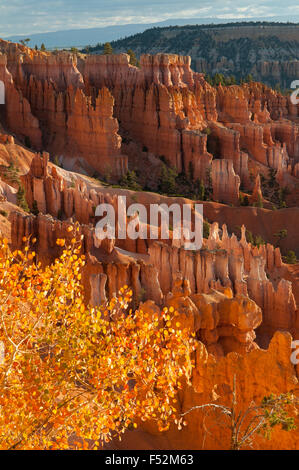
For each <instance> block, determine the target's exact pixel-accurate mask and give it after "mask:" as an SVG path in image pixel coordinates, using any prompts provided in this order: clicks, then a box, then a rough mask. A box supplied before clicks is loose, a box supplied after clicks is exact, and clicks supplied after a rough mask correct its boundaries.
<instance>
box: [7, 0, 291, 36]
mask: <svg viewBox="0 0 299 470" xmlns="http://www.w3.org/2000/svg"><path fill="white" fill-rule="evenodd" d="M298 14H299V4H298V0H284V1H281V0H252V1H250V0H249V1H248V0H238V1H236V0H188V1H187V2H186V0H185V1H184V0H151V1H150V2H149V1H148V0H26V1H23V0H0V37H5V36H11V35H17V34H24V35H26V34H29V33H43V32H47V31H59V30H67V29H83V28H95V27H102V26H109V25H117V24H128V23H154V22H157V21H163V20H166V19H171V18H176V19H177V18H182V19H183V18H204V17H213V18H223V19H229V18H245V19H250V17H265V19H266V18H267V17H271V16H281V17H287V18H288V19H289V20H291V18H292V15H294V16H295V15H298Z"/></svg>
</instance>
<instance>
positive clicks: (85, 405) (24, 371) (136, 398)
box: [0, 226, 194, 449]
mask: <svg viewBox="0 0 299 470" xmlns="http://www.w3.org/2000/svg"><path fill="white" fill-rule="evenodd" d="M68 235H69V237H70V241H69V242H66V241H65V240H62V239H59V240H57V244H58V245H59V246H60V247H61V248H60V249H61V250H62V254H61V256H60V258H59V259H56V260H55V262H54V263H53V264H52V265H49V266H46V267H42V266H41V264H40V263H38V262H36V259H35V258H36V257H35V253H34V252H33V251H32V248H31V246H32V243H31V240H30V239H29V240H27V239H25V238H24V239H23V242H24V249H23V250H16V251H13V252H12V251H11V250H10V248H9V246H8V241H7V240H6V239H1V241H0V313H1V318H0V322H1V325H0V410H1V413H0V448H1V449H67V448H70V447H73V448H87V447H88V446H89V447H90V448H94V449H96V448H98V447H99V446H100V445H101V443H102V442H103V441H109V440H110V439H112V438H113V437H115V436H118V437H119V438H120V437H121V436H122V434H123V433H124V432H125V431H126V429H128V428H131V427H133V428H135V427H137V424H138V423H139V422H140V421H146V420H149V419H151V420H154V421H156V422H157V425H158V428H159V429H160V430H166V429H168V427H169V426H170V424H171V423H172V422H174V421H175V419H176V417H177V411H176V408H175V396H176V393H177V390H178V389H179V388H181V381H182V380H185V379H186V378H187V380H188V379H189V378H190V375H191V372H192V367H193V364H192V362H191V359H190V353H191V351H192V350H193V342H194V339H193V338H192V335H190V332H189V331H187V329H180V324H179V322H178V319H177V314H176V312H174V311H173V309H172V308H170V309H169V310H167V309H164V310H163V311H162V312H161V313H160V314H156V313H152V312H150V311H146V309H142V308H140V309H138V310H136V311H132V310H130V308H129V304H130V301H131V297H132V291H131V290H130V289H129V288H127V287H124V288H123V289H121V291H120V294H119V296H118V297H117V298H113V299H112V300H111V301H110V302H109V303H107V304H105V305H102V306H100V307H97V308H91V307H86V305H85V303H84V290H83V287H82V285H81V275H82V274H81V270H82V267H83V266H84V263H85V258H84V256H83V255H81V254H80V253H81V239H79V235H78V227H73V226H70V227H69V234H68ZM32 242H35V240H32Z"/></svg>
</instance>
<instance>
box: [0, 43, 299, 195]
mask: <svg viewBox="0 0 299 470" xmlns="http://www.w3.org/2000/svg"><path fill="white" fill-rule="evenodd" d="M0 50H1V51H2V52H3V53H4V55H3V56H2V59H1V61H2V62H1V64H2V65H1V66H0V70H2V72H0V73H1V76H3V77H4V79H5V83H7V87H8V91H7V93H9V94H10V96H11V98H10V100H9V101H10V104H8V105H7V107H6V108H7V109H6V118H7V125H8V127H9V128H11V129H12V130H13V131H14V132H15V133H16V134H17V135H21V136H23V137H25V136H27V140H28V139H29V141H30V143H31V145H32V146H34V147H35V148H36V149H40V148H41V140H42V141H43V146H44V148H46V149H47V150H48V151H50V152H51V154H52V155H56V156H58V157H59V159H60V161H61V162H63V164H64V165H65V167H66V168H68V169H76V168H81V169H83V170H84V171H86V172H88V173H89V174H92V173H93V172H94V171H97V172H98V173H100V174H104V173H106V172H109V173H111V174H112V176H114V177H115V178H119V177H120V176H121V175H123V174H124V173H126V171H127V168H128V160H127V157H126V156H124V155H122V153H121V149H120V147H121V138H120V136H119V135H118V131H119V127H118V126H119V125H120V128H121V130H122V131H124V132H126V133H127V134H128V136H129V138H130V139H133V140H134V141H135V142H137V143H138V144H139V145H141V148H143V149H145V150H146V151H149V152H151V153H153V154H154V155H156V156H158V157H164V158H165V159H166V160H167V161H168V163H169V164H170V165H172V166H175V167H176V168H177V170H178V171H179V172H186V173H187V172H188V171H189V168H190V165H192V167H193V169H194V177H195V178H200V179H202V180H203V181H204V182H206V181H207V175H208V174H209V172H210V171H211V168H212V166H211V162H212V159H213V157H214V158H225V159H229V160H232V161H233V167H234V168H233V169H234V171H235V173H236V174H237V175H238V176H239V177H240V180H241V183H242V184H243V186H244V187H245V188H247V189H252V184H251V182H250V181H249V173H248V161H249V158H250V159H252V161H253V162H254V161H256V162H257V163H258V164H262V165H265V166H266V167H271V168H275V169H276V170H278V175H277V180H278V181H279V182H280V184H281V185H282V186H286V185H288V186H291V187H293V186H295V184H296V183H295V179H296V178H297V169H296V168H295V164H296V162H298V158H299V157H298V145H299V143H298V126H297V125H296V124H292V123H291V121H284V122H282V121H281V118H289V119H294V118H295V116H296V110H295V109H294V106H293V107H291V106H290V102H289V101H288V99H287V98H286V97H283V96H281V95H280V94H279V93H277V92H274V91H273V90H271V89H269V88H267V87H265V86H262V85H259V84H255V83H250V84H244V85H243V86H231V87H222V86H221V85H220V86H219V87H217V88H214V87H212V86H210V85H209V84H208V83H207V82H206V81H205V80H204V78H203V76H202V75H201V74H199V73H195V72H193V71H192V70H191V67H190V58H189V57H183V56H178V55H175V54H157V55H156V56H150V55H149V54H145V55H143V56H142V57H141V59H140V68H137V67H133V66H131V65H130V64H129V56H128V55H127V54H120V55H103V56H100V55H93V56H83V55H79V56H78V57H76V56H75V55H73V54H70V53H56V54H51V53H48V52H40V51H32V50H31V49H28V48H26V47H24V46H19V45H16V44H13V43H7V42H5V41H1V43H0ZM16 114H18V116H19V117H18V118H16ZM273 120H274V121H273ZM127 148H128V149H130V147H127ZM129 159H130V156H129ZM230 181H231V182H232V185H233V186H232V187H230V188H229V191H228V199H227V202H230V200H231V194H232V193H234V192H235V188H234V183H233V179H231V180H230ZM217 191H220V192H221V188H220V187H219V188H218V190H216V192H217ZM224 196H225V195H224ZM223 200H224V201H226V199H225V198H224V199H223Z"/></svg>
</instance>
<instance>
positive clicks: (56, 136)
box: [0, 40, 299, 448]
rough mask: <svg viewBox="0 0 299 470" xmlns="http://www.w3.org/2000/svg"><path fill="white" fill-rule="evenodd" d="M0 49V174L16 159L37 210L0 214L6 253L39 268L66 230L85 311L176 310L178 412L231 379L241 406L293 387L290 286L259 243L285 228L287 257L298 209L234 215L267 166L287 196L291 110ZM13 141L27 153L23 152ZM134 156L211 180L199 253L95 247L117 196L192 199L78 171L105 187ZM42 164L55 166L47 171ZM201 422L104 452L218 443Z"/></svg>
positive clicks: (181, 72)
mask: <svg viewBox="0 0 299 470" xmlns="http://www.w3.org/2000/svg"><path fill="white" fill-rule="evenodd" d="M0 51H1V52H2V54H0V80H2V81H3V82H4V83H5V90H6V104H5V105H4V106H3V107H1V109H0V111H1V114H0V121H1V124H3V127H4V128H5V131H4V130H3V129H2V127H1V128H0V157H1V165H2V164H5V165H6V166H7V165H8V164H9V161H10V160H13V158H11V156H12V155H14V156H17V157H18V158H17V159H15V160H18V159H22V158H23V157H22V155H23V156H24V158H23V160H24V162H25V163H24V162H23V168H22V175H20V181H21V183H22V185H23V186H24V189H25V194H26V200H27V203H28V206H29V208H30V209H31V211H32V212H34V213H36V214H37V215H33V213H31V214H29V215H28V214H27V215H25V214H24V213H23V212H22V211H19V212H13V213H11V215H10V222H11V244H12V246H13V247H16V248H20V247H21V246H22V243H23V242H22V239H23V237H24V236H29V235H33V236H36V238H37V244H36V248H35V250H36V252H37V257H38V258H39V259H40V260H41V261H42V262H43V263H49V262H51V261H52V260H54V259H55V258H56V257H57V256H58V255H59V254H60V250H61V248H60V247H58V246H57V244H56V239H57V238H66V239H68V238H70V237H71V236H72V235H71V234H70V233H69V232H68V227H69V225H72V224H73V223H74V222H77V223H78V226H79V232H78V237H81V236H82V238H83V240H82V252H83V253H84V254H85V255H86V260H87V262H86V266H85V268H84V272H83V277H82V280H83V284H84V287H85V295H86V299H85V300H86V302H90V303H91V304H92V305H97V304H99V303H101V302H105V301H106V299H109V298H111V297H112V296H113V295H115V294H116V293H117V292H118V290H119V288H121V287H122V286H124V285H130V286H132V290H133V293H134V295H133V299H134V306H137V305H140V304H141V305H146V307H147V308H149V309H153V310H155V309H157V308H158V307H159V308H160V307H162V306H168V307H170V306H172V307H174V308H175V309H176V310H178V312H179V315H180V319H181V323H182V324H184V325H185V326H189V327H190V330H191V331H192V332H194V333H195V336H196V339H197V341H198V343H197V344H198V346H197V351H196V367H195V369H194V373H193V379H192V385H193V387H190V388H188V387H185V388H184V390H183V391H182V393H181V395H180V397H179V399H180V406H181V409H182V411H186V410H188V409H190V408H191V407H192V406H194V405H196V404H202V403H207V402H209V401H211V400H212V399H213V400H216V401H217V396H219V397H220V399H221V400H222V401H223V400H224V401H225V402H226V403H227V404H229V400H230V399H231V392H232V381H233V377H234V375H237V387H238V394H239V396H241V397H242V400H241V402H242V404H244V405H248V404H249V403H250V402H251V401H252V400H253V399H254V400H260V399H262V398H263V396H265V395H267V394H270V393H272V392H273V393H276V392H277V393H282V392H286V391H289V390H297V388H298V370H296V368H295V367H294V365H293V364H291V362H290V353H291V339H292V338H291V335H292V336H293V338H295V339H298V338H299V320H298V308H297V303H296V299H297V300H298V286H297V285H296V282H297V281H296V279H295V278H294V277H293V276H292V275H290V273H289V271H288V267H287V266H286V265H285V264H284V263H283V258H282V256H281V251H280V248H279V247H277V246H276V247H275V246H274V238H273V236H274V235H273V233H274V231H277V232H278V231H279V230H280V229H282V228H285V227H284V226H280V221H281V220H284V221H285V220H287V223H288V225H287V228H288V235H287V242H288V243H289V246H290V247H291V248H292V249H294V250H295V251H296V250H297V249H298V235H297V232H298V230H297V228H296V217H297V216H298V208H297V207H291V208H289V209H283V210H282V211H275V212H274V211H270V210H268V209H262V208H258V207H236V206H239V191H240V187H242V191H244V192H245V193H246V191H247V190H248V191H249V190H250V191H253V193H252V195H250V197H249V201H250V202H252V203H258V202H263V201H264V199H263V191H262V185H261V178H260V174H262V175H266V174H267V173H268V172H269V168H272V169H275V170H277V173H276V181H277V182H278V184H279V185H280V187H281V188H282V187H284V186H288V188H289V189H291V190H292V189H294V190H295V189H296V185H297V184H298V177H299V131H298V109H299V108H298V106H294V105H293V104H291V103H290V101H289V100H288V98H286V97H283V96H281V95H280V94H279V93H277V92H275V91H273V90H270V89H269V88H267V87H265V86H263V85H261V84H257V83H249V84H244V85H242V86H231V87H222V86H221V85H220V86H219V87H217V88H215V87H212V86H210V85H209V84H208V83H207V82H206V81H205V80H204V78H203V75H202V74H199V73H194V72H193V71H192V70H191V68H190V58H189V57H181V56H177V55H167V54H157V55H155V56H150V55H143V56H142V57H141V59H140V68H137V67H133V66H131V65H130V64H129V56H128V55H126V54H120V55H107V56H104V55H103V56H97V55H92V56H85V55H82V54H78V56H76V55H73V54H71V53H68V52H61V53H55V54H54V53H53V54H52V53H49V52H41V51H32V50H31V49H28V48H27V47H25V46H21V45H17V44H13V43H10V42H6V41H1V40H0ZM12 134H13V135H12ZM121 136H122V137H121ZM20 141H21V142H23V143H24V144H25V146H26V147H28V146H29V144H30V146H31V147H32V149H33V152H34V151H36V152H40V153H33V152H31V153H30V152H29V151H28V150H24V148H23V147H24V146H22V145H21V144H20ZM15 142H17V143H15ZM128 142H129V143H128ZM130 144H131V147H130ZM124 148H125V149H126V151H124V150H123V149H124ZM133 148H134V152H133V150H132V154H131V153H130V149H133ZM21 149H22V150H21ZM141 149H142V150H141ZM22 152H24V153H22ZM133 153H134V155H133ZM144 154H146V155H147V157H148V161H150V160H151V158H152V160H157V159H155V158H154V157H162V156H163V157H164V159H165V160H167V161H168V163H169V164H171V165H172V166H175V167H176V168H177V170H178V171H179V172H185V173H187V172H189V171H190V168H192V171H193V174H194V178H200V179H202V180H203V181H204V182H205V183H211V185H210V186H211V188H210V189H211V192H212V195H213V199H214V201H217V203H216V202H212V201H205V202H204V203H203V204H204V215H205V217H208V219H209V221H210V222H213V223H211V225H210V232H209V236H208V238H205V239H204V240H203V246H202V248H201V249H200V250H197V251H188V250H186V249H185V248H184V245H183V240H182V241H181V240H172V239H170V240H167V241H165V240H162V239H161V238H160V239H158V240H149V239H145V240H140V239H137V240H130V239H128V238H127V239H125V240H122V239H121V240H120V239H118V237H117V235H116V237H115V239H112V240H103V241H101V240H99V239H98V238H97V236H96V231H95V223H96V217H95V207H96V206H97V205H98V204H100V203H102V202H106V203H110V204H112V205H113V206H114V208H115V209H116V217H117V218H118V216H119V214H118V206H117V196H118V195H124V196H126V197H127V201H126V204H127V206H129V205H130V203H132V201H134V200H135V199H136V197H137V199H138V202H140V203H142V204H144V206H145V207H146V209H147V211H148V212H149V210H150V209H149V207H150V204H158V203H162V202H163V203H166V204H167V205H170V204H172V203H173V202H177V203H178V204H180V205H182V204H184V203H186V202H187V203H189V204H194V201H190V200H186V199H184V198H183V197H177V198H170V197H166V196H161V195H158V194H154V193H146V192H138V193H134V194H132V192H131V191H129V190H124V189H120V188H111V187H105V186H102V185H101V184H100V183H99V182H97V181H95V180H94V179H92V178H89V177H87V176H85V174H87V175H93V173H94V172H97V173H99V174H101V175H103V174H105V173H106V172H108V173H109V174H111V175H112V176H113V177H114V179H118V178H119V177H120V176H122V175H123V174H125V173H126V172H127V170H128V168H129V166H130V163H132V161H133V158H137V159H138V158H139V156H140V155H144ZM54 156H55V157H57V158H58V159H59V161H60V163H62V165H63V168H58V166H56V165H54V164H53V163H51V162H50V160H52V161H53V160H54V158H53V157H54ZM54 161H56V159H55V160H54ZM5 165H4V166H5ZM28 168H29V171H27V170H28ZM132 168H133V167H132ZM70 170H72V171H73V172H71V171H70ZM76 170H77V172H76ZM79 173H81V174H79ZM82 173H83V174H82ZM84 173H85V174H84ZM0 198H1V200H3V201H6V202H7V201H8V202H10V203H15V199H16V188H12V186H10V184H9V183H7V182H4V181H2V178H1V181H0ZM135 202H136V201H135ZM226 203H227V205H225V204H226ZM278 212H279V213H281V214H282V215H280V214H278ZM297 218H298V217H297ZM243 219H244V220H243ZM128 221H129V218H127V219H126V222H127V223H128ZM269 221H270V222H271V223H272V224H273V226H271V223H269ZM245 225H247V226H248V228H249V230H251V231H254V230H253V228H254V227H255V226H258V230H260V232H257V233H259V234H261V235H263V236H264V237H265V239H266V240H268V241H269V240H270V241H271V243H273V244H271V243H267V244H264V245H261V246H259V247H257V246H253V245H252V244H251V243H249V242H248V241H247V239H246V228H245ZM237 226H238V229H240V230H241V235H240V236H239V237H237V236H236V235H235V234H234V231H236V228H237ZM274 226H275V230H274V228H273V227H274ZM147 228H148V227H147ZM262 231H263V232H262ZM270 232H271V233H270ZM272 232H273V233H272ZM265 234H266V235H267V236H266V235H265ZM271 237H272V238H271ZM296 237H297V238H296ZM283 243H284V240H281V245H280V246H281V247H282V248H284V245H283ZM142 303H143V304H142ZM277 330H280V331H277ZM286 331H287V332H286ZM266 347H268V350H263V349H261V348H266ZM215 397H216V399H215ZM202 420H203V415H202V414H201V412H198V413H197V414H195V417H193V418H192V419H191V418H190V421H189V424H188V427H187V429H186V430H184V431H182V432H181V433H180V432H178V431H175V430H172V429H171V430H170V431H169V432H166V433H163V435H161V434H159V436H158V437H157V436H155V432H154V431H153V429H152V428H151V425H149V426H148V427H144V428H143V429H142V432H141V435H139V434H138V431H137V434H135V433H132V435H133V436H134V439H135V436H136V439H135V441H134V443H130V435H131V434H130V433H128V434H127V435H126V436H125V438H124V441H123V444H119V445H120V446H121V445H124V446H127V448H130V447H131V448H136V446H138V445H140V446H141V447H146V448H147V447H151V446H156V448H190V446H192V447H193V448H202V447H204V448H226V447H228V446H229V440H228V434H227V433H221V432H220V431H219V430H218V431H216V433H215V434H214V435H213V436H210V435H205V433H204V429H203V427H202V426H201V423H202ZM294 436H295V437H294V440H293V441H292V438H289V437H288V436H286V433H284V432H283V431H281V430H280V431H279V432H278V433H276V434H275V433H274V436H273V440H272V441H271V442H270V443H268V444H264V443H262V442H261V441H260V440H259V438H258V439H257V441H256V445H257V446H265V447H264V448H298V442H299V435H298V432H297V431H296V433H295V434H294ZM147 437H148V439H147ZM142 439H143V440H142ZM190 439H191V440H192V442H191V443H190ZM156 441H157V442H156ZM219 442H220V443H219ZM157 446H159V447H157Z"/></svg>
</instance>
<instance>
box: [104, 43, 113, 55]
mask: <svg viewBox="0 0 299 470" xmlns="http://www.w3.org/2000/svg"><path fill="white" fill-rule="evenodd" d="M110 54H113V48H112V46H111V44H110V42H106V43H105V44H104V55H110Z"/></svg>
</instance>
